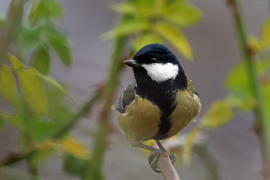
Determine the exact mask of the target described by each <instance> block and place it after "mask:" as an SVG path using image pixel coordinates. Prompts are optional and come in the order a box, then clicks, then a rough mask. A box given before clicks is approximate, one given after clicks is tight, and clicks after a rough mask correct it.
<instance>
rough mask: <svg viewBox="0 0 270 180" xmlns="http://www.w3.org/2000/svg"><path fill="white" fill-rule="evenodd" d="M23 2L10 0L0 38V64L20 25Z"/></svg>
mask: <svg viewBox="0 0 270 180" xmlns="http://www.w3.org/2000/svg"><path fill="white" fill-rule="evenodd" d="M23 5H24V0H12V2H11V4H10V6H9V11H8V15H7V19H6V21H5V24H4V26H3V30H2V33H1V37H0V64H2V63H3V61H4V58H5V56H6V54H7V51H8V48H9V46H10V44H11V43H12V41H13V40H14V39H16V37H17V35H18V33H19V30H20V25H21V18H22V14H23Z"/></svg>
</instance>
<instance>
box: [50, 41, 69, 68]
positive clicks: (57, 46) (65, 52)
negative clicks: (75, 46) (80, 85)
mask: <svg viewBox="0 0 270 180" xmlns="http://www.w3.org/2000/svg"><path fill="white" fill-rule="evenodd" d="M48 42H49V44H50V45H51V46H52V47H53V49H54V50H55V51H56V53H57V55H58V56H59V57H60V59H61V60H62V62H63V64H64V65H66V66H67V67H70V66H71V54H70V48H69V44H68V41H67V40H66V39H65V38H63V37H57V38H56V37H50V38H49V40H48Z"/></svg>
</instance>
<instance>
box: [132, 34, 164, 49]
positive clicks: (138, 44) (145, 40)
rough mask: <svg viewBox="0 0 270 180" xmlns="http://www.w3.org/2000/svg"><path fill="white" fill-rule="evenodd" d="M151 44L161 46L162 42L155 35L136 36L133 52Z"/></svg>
mask: <svg viewBox="0 0 270 180" xmlns="http://www.w3.org/2000/svg"><path fill="white" fill-rule="evenodd" d="M151 43H160V44H162V43H163V41H162V39H161V38H160V37H158V36H157V35H155V34H142V35H140V36H138V37H137V38H136V39H135V40H134V41H133V44H132V46H133V50H134V52H137V51H139V50H140V49H141V48H142V47H143V46H145V45H147V44H151Z"/></svg>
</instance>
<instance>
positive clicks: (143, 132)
mask: <svg viewBox="0 0 270 180" xmlns="http://www.w3.org/2000/svg"><path fill="white" fill-rule="evenodd" d="M124 63H125V64H126V65H128V66H130V67H132V69H133V72H134V77H135V82H134V83H132V84H130V85H129V86H127V88H126V89H125V90H124V91H123V92H122V94H121V95H120V97H119V98H118V100H117V102H116V105H115V107H116V109H117V110H118V111H119V112H120V115H119V119H118V123H119V126H120V128H121V130H122V132H123V134H124V136H125V137H126V138H127V140H128V141H129V142H130V144H131V145H133V146H137V147H141V148H144V149H148V150H150V151H152V152H155V153H162V152H163V150H165V149H164V147H163V146H162V145H161V143H160V142H159V140H164V139H167V138H170V137H172V136H174V135H176V134H177V133H178V132H179V131H181V130H182V129H183V128H184V127H185V126H186V125H187V124H188V123H189V122H190V121H191V120H192V119H196V118H197V116H198V115H199V112H200V109H201V103H200V98H199V96H198V94H197V92H196V91H195V88H194V87H193V85H192V84H191V81H190V80H189V79H188V77H187V76H186V74H185V72H184V70H183V68H182V66H181V65H180V62H179V61H178V59H177V57H176V56H175V54H173V53H172V52H171V51H170V50H169V49H168V48H167V47H166V46H164V45H162V44H157V43H155V44H149V45H146V46H144V47H142V48H141V49H140V50H139V51H138V52H137V53H136V54H135V56H134V57H133V59H132V60H126V61H124ZM150 139H154V140H156V142H157V144H158V146H159V148H160V149H156V148H153V147H150V146H147V145H145V144H143V143H142V142H143V141H147V140H150ZM172 159H174V158H173V157H172ZM172 161H174V160H172ZM173 163H174V162H173ZM152 168H153V167H152Z"/></svg>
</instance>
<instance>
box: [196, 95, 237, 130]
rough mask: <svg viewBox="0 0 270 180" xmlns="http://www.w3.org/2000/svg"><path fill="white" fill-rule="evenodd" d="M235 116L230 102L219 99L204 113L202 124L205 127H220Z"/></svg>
mask: <svg viewBox="0 0 270 180" xmlns="http://www.w3.org/2000/svg"><path fill="white" fill-rule="evenodd" d="M233 116H234V114H233V112H232V110H231V107H230V104H229V103H228V102H227V101H224V100H217V101H214V102H213V103H212V105H211V106H210V108H209V109H208V110H207V111H206V113H205V114H204V115H203V117H202V119H201V121H200V125H201V126H202V127H204V128H219V127H221V126H223V125H225V124H227V123H228V122H229V121H230V120H231V119H232V118H233Z"/></svg>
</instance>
